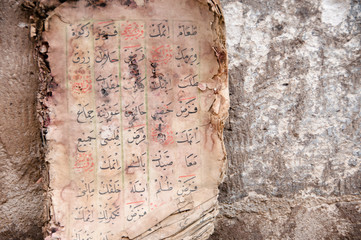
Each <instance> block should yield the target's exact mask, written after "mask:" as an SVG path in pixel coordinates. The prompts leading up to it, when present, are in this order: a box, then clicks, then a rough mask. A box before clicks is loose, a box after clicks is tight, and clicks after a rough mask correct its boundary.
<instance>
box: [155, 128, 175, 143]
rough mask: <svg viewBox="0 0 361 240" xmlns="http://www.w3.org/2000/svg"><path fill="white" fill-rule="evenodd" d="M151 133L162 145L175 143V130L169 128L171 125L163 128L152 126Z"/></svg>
mask: <svg viewBox="0 0 361 240" xmlns="http://www.w3.org/2000/svg"><path fill="white" fill-rule="evenodd" d="M151 135H152V140H153V141H154V142H158V143H160V144H162V145H169V144H172V143H174V137H173V131H172V130H171V129H170V128H169V126H166V127H163V128H162V127H156V128H152V132H151Z"/></svg>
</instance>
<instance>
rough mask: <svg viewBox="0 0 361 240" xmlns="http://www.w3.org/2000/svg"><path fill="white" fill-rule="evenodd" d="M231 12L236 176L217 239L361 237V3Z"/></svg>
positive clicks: (346, 0) (260, 1) (236, 5)
mask: <svg viewBox="0 0 361 240" xmlns="http://www.w3.org/2000/svg"><path fill="white" fill-rule="evenodd" d="M222 4H223V8H224V12H225V18H226V26H227V41H228V52H229V58H230V59H229V67H230V70H229V71H230V77H229V81H230V94H231V96H230V97H231V111H230V118H229V123H228V125H227V126H226V130H225V141H226V147H227V151H228V158H229V170H228V174H227V177H226V179H225V182H224V184H223V185H222V186H221V196H220V201H221V204H220V208H221V215H219V217H218V223H217V228H216V232H215V234H214V235H213V237H212V239H302V240H304V239H361V195H360V193H361V142H360V138H361V134H360V130H361V126H360V125H361V115H360V104H361V88H360V78H361V58H360V55H361V51H360V48H361V43H360V41H361V1H360V0H318V1H315V0H312V1H311V0H309V1H306V0H267V1H264V0H239V1H236V0H223V1H222Z"/></svg>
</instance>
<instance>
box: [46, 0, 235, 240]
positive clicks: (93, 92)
mask: <svg viewBox="0 0 361 240" xmlns="http://www.w3.org/2000/svg"><path fill="white" fill-rule="evenodd" d="M43 37H44V39H45V41H47V42H48V44H49V50H48V61H49V63H50V68H51V74H52V76H53V78H54V81H55V82H56V83H57V88H56V89H55V90H54V91H53V93H52V97H51V98H49V99H48V107H49V109H50V125H49V128H48V135H47V138H48V140H49V141H48V143H49V144H48V145H49V146H48V148H49V152H48V153H47V161H48V162H49V168H50V170H49V175H50V183H49V189H50V190H49V194H50V196H51V209H50V210H51V220H50V223H49V226H48V228H47V239H69V240H70V239H71V240H83V239H96V240H98V239H101V240H111V239H114V240H115V239H117V240H119V239H207V238H208V237H209V236H210V234H211V233H212V232H213V220H214V217H215V216H216V214H217V195H218V185H219V183H220V182H221V180H222V177H223V173H224V166H225V159H226V153H225V150H224V146H223V142H222V131H223V122H224V120H225V118H226V117H227V113H228V107H229V99H228V85H227V70H226V69H227V63H226V61H227V60H226V51H225V39H224V23H223V17H222V14H221V11H220V6H219V3H218V1H211V0H208V1H206V0H198V1H197V0H179V1H174V0H153V1H144V0H142V1H140V0H138V1H129V0H128V1H120V0H114V1H94V0H92V1H90V0H88V1H85V0H83V1H75V2H74V1H69V2H66V3H64V4H62V5H60V6H58V7H57V8H56V9H55V10H54V11H53V12H52V13H51V14H50V16H49V17H48V19H47V21H46V31H45V33H44V35H43Z"/></svg>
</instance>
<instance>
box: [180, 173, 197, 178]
mask: <svg viewBox="0 0 361 240" xmlns="http://www.w3.org/2000/svg"><path fill="white" fill-rule="evenodd" d="M195 176H196V175H195V174H192V175H186V176H179V178H185V177H195Z"/></svg>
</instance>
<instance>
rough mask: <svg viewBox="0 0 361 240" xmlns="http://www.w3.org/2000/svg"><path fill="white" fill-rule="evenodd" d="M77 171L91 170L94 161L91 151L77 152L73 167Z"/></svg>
mask: <svg viewBox="0 0 361 240" xmlns="http://www.w3.org/2000/svg"><path fill="white" fill-rule="evenodd" d="M73 169H76V171H77V172H92V171H93V170H94V162H93V157H92V154H91V153H78V155H77V157H76V160H75V163H74V167H73Z"/></svg>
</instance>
